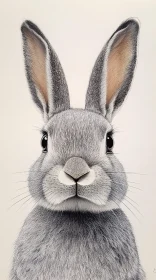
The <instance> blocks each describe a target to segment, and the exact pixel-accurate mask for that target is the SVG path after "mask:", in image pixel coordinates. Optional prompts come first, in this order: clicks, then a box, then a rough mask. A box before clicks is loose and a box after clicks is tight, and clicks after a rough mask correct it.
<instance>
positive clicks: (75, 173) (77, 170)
mask: <svg viewBox="0 0 156 280" xmlns="http://www.w3.org/2000/svg"><path fill="white" fill-rule="evenodd" d="M63 170H64V172H65V173H66V174H68V175H69V176H71V177H72V178H73V179H74V180H75V181H77V180H78V179H79V178H80V177H82V176H83V175H85V174H87V173H89V172H90V168H89V166H88V164H87V163H86V162H85V160H84V159H82V158H80V157H72V158H70V159H69V160H68V161H67V162H66V164H65V166H64V168H63Z"/></svg>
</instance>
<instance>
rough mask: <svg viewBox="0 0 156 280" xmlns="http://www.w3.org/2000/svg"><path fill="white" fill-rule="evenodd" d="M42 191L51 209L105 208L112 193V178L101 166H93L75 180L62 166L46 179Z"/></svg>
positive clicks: (54, 169) (56, 168)
mask: <svg viewBox="0 0 156 280" xmlns="http://www.w3.org/2000/svg"><path fill="white" fill-rule="evenodd" d="M42 189H43V193H44V199H45V201H46V202H47V203H48V204H49V205H50V208H51V209H54V208H55V209H57V208H59V209H62V207H63V209H64V205H66V209H69V210H70V209H71V208H72V209H73V208H74V207H77V208H79V209H80V208H81V209H82V208H83V209H84V208H85V209H86V208H87V205H89V207H91V205H96V206H97V207H101V206H104V205H105V204H106V203H107V201H108V197H109V194H110V191H111V182H110V178H109V177H108V176H107V174H106V173H105V171H104V170H103V169H102V168H101V167H100V166H93V167H92V168H90V169H89V170H88V172H86V173H85V174H84V175H83V176H81V177H79V178H77V179H75V178H73V177H72V176H69V175H68V174H66V173H65V172H64V170H63V168H62V166H55V167H54V168H52V169H51V170H50V171H49V172H48V173H47V174H46V176H45V177H44V179H43V182H42Z"/></svg>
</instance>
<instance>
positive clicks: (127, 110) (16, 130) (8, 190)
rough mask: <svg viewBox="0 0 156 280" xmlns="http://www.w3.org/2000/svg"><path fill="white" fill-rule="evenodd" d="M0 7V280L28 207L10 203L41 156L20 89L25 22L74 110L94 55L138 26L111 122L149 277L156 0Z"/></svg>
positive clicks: (152, 275)
mask: <svg viewBox="0 0 156 280" xmlns="http://www.w3.org/2000/svg"><path fill="white" fill-rule="evenodd" d="M0 6H1V7H0V23H1V24H0V85H1V89H0V96H1V102H0V116H1V117H0V128H1V137H0V141H1V143H0V147H1V157H0V173H1V174H0V177H1V189H0V225H1V228H0V279H2V280H7V279H8V273H9V268H10V264H11V258H12V252H13V243H14V241H15V239H16V237H17V234H18V232H19V230H20V227H21V225H22V223H23V221H24V219H25V217H26V216H27V214H28V212H29V211H30V210H31V209H32V207H33V203H32V202H31V200H28V197H27V198H25V199H23V200H21V201H20V202H19V203H16V202H17V201H18V200H20V199H22V198H24V197H26V195H27V192H26V188H24V187H26V185H27V183H26V179H27V173H26V172H24V171H28V169H29V167H30V165H31V164H32V162H33V161H34V160H35V159H36V158H37V157H38V156H39V154H40V152H41V148H40V133H39V131H38V128H40V127H42V118H41V116H40V114H39V112H38V110H37V109H36V107H35V106H34V104H33V102H32V101H31V98H30V94H29V91H28V87H27V82H26V78H25V73H24V64H23V55H22V44H21V34H20V25H21V23H22V22H23V20H25V19H30V20H32V21H34V22H35V23H37V24H38V25H39V26H40V28H41V29H42V30H43V32H44V33H45V34H46V36H47V37H48V39H49V40H50V42H51V43H52V45H53V47H54V48H55V49H56V51H57V53H58V55H59V58H60V60H61V63H62V65H63V67H64V70H65V73H66V77H67V81H68V84H69V89H70V94H71V103H72V105H73V106H75V107H82V106H84V98H85V92H86V88H87V84H88V79H89V75H90V72H91V69H92V67H93V64H94V61H95V59H96V57H97V55H98V53H99V51H100V50H101V48H102V46H103V44H104V43H105V42H106V40H107V39H108V38H109V36H110V35H111V34H112V32H114V30H115V29H116V28H117V26H118V25H119V24H120V23H121V22H122V21H123V20H125V19H127V18H128V17H131V16H133V17H137V18H138V19H139V20H140V22H141V32H140V38H139V56H138V65H137V69H136V73H135V77H134V81H133V85H132V88H131V90H130V93H129V96H128V99H127V101H126V103H125V104H124V106H123V108H122V110H121V111H120V112H119V114H118V115H117V116H116V118H115V119H114V121H113V123H114V127H115V129H116V130H118V131H119V133H116V136H115V152H116V153H118V157H119V159H120V160H121V161H122V163H123V164H124V166H125V169H126V171H128V172H135V173H136V174H131V173H128V180H129V181H130V182H135V183H130V185H131V186H133V187H134V188H133V187H130V188H129V189H130V191H129V192H128V196H129V197H130V198H131V199H133V200H134V201H135V202H136V203H137V204H138V205H136V204H134V205H135V206H136V207H137V208H138V209H139V211H140V212H141V214H142V215H143V216H141V215H140V214H139V213H138V212H137V210H136V209H135V208H134V207H133V206H132V205H131V204H130V203H128V202H127V201H125V202H124V203H125V204H126V205H127V206H128V208H129V209H131V211H133V212H134V214H135V216H136V217H137V218H136V217H135V216H134V215H133V214H132V213H131V211H130V210H129V209H127V208H126V207H125V206H124V205H123V208H124V209H125V211H126V213H127V215H128V216H129V219H130V221H131V223H132V225H133V228H134V232H135V236H136V240H137V244H138V248H139V253H140V258H141V262H142V264H143V267H144V269H145V271H146V273H147V279H149V280H154V279H156V219H155V216H156V185H155V179H156V170H155V158H156V146H155V142H156V125H155V123H156V109H155V108H156V73H155V69H156V1H155V0H153V1H150V0H149V1H148V0H147V1H143V0H142V1H141V0H140V1H138V0H133V1H118V0H116V1H110V0H109V1H104V0H103V1H102V0H101V1H98V0H97V1H91V0H85V1H84V0H79V1H72V0H71V1H69V0H67V1H60V0H57V1H54V0H49V1H48V0H47V1H46V0H45V1H39V0H33V1H32V0H25V1H21V0H14V1H8V0H6V1H1V5H0ZM36 127H37V128H36ZM17 172H19V173H17ZM20 172H23V173H20ZM141 174H142V175H141ZM136 183H137V184H136ZM136 188H140V189H141V191H140V190H138V189H136ZM19 194H21V196H18V197H16V198H15V196H17V195H19ZM13 198H14V199H13ZM11 199H13V200H11ZM26 200H28V201H27V202H26ZM13 203H16V204H15V205H14V206H13V207H12V208H9V207H10V206H11V205H12V204H13ZM132 204H133V203H132ZM137 219H138V220H137Z"/></svg>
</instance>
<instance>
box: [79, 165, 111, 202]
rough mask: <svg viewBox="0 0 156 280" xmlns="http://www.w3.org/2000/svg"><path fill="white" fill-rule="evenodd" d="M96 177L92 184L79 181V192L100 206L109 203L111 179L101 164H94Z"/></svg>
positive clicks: (82, 196)
mask: <svg viewBox="0 0 156 280" xmlns="http://www.w3.org/2000/svg"><path fill="white" fill-rule="evenodd" d="M92 170H93V171H94V172H95V179H94V181H93V183H92V184H88V185H85V181H84V183H83V181H82V182H81V181H80V184H79V181H78V188H77V194H78V196H79V197H81V198H85V199H87V200H89V201H91V202H93V203H95V204H97V205H99V206H102V205H105V204H106V203H107V200H108V197H109V194H110V191H111V180H110V178H109V176H108V175H107V174H106V173H105V172H104V171H103V169H102V168H101V167H100V166H94V167H93V168H92Z"/></svg>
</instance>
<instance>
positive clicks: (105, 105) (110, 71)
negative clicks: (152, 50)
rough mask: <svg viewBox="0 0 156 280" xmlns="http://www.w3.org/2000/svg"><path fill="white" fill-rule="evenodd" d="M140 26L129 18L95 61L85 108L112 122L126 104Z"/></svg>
mask: <svg viewBox="0 0 156 280" xmlns="http://www.w3.org/2000/svg"><path fill="white" fill-rule="evenodd" d="M138 31H139V25H138V23H137V21H135V20H133V19H130V20H127V21H125V22H124V23H122V24H121V25H120V26H119V27H118V29H117V30H116V31H115V32H114V33H113V35H112V36H111V37H110V39H109V40H108V42H107V43H106V45H105V46H104V48H103V49H102V51H101V53H100V55H99V56H98V58H97V61H96V62H95V65H94V68H93V71H92V74H91V78H90V82H89V87H88V91H87V95H86V107H85V108H86V109H87V110H92V111H95V112H98V113H100V114H102V115H103V116H104V117H105V118H106V119H108V120H109V121H111V120H112V117H113V114H114V112H115V111H116V110H117V109H118V108H119V107H120V106H121V104H122V103H123V101H124V99H125V97H126V95H127V93H128V90H129V87H130V85H131V81H132V78H133V73H134V69H135V64H136V57H137V37H138Z"/></svg>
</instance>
